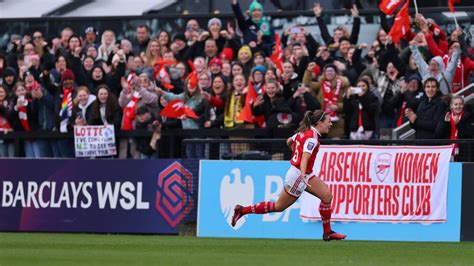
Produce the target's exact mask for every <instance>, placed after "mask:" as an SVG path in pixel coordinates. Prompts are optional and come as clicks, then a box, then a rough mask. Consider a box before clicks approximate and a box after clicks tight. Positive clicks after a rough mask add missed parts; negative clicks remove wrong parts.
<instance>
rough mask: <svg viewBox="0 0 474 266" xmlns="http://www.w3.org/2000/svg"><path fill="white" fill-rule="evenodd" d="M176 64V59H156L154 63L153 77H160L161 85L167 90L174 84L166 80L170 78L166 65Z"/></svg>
mask: <svg viewBox="0 0 474 266" xmlns="http://www.w3.org/2000/svg"><path fill="white" fill-rule="evenodd" d="M175 64H176V60H162V59H160V60H157V61H156V63H155V71H154V72H153V78H154V79H155V80H156V79H157V78H158V77H159V78H160V81H161V85H163V87H164V88H165V89H167V90H172V89H173V88H174V86H173V85H172V84H171V83H170V82H167V81H166V80H167V79H168V80H169V79H170V74H169V73H168V70H167V69H166V66H172V65H175Z"/></svg>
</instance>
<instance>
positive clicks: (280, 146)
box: [182, 139, 474, 162]
mask: <svg viewBox="0 0 474 266" xmlns="http://www.w3.org/2000/svg"><path fill="white" fill-rule="evenodd" d="M320 141H321V144H322V145H377V146H439V145H452V144H454V143H457V144H458V146H459V150H460V152H459V155H457V156H456V157H455V158H454V159H455V161H459V162H474V139H458V140H455V141H454V140H448V139H430V140H426V139H423V140H420V139H418V140H348V139H341V140H330V139H321V140H320ZM197 146H200V148H199V150H200V151H201V153H200V154H199V155H200V156H196V152H194V151H195V150H196V147H197ZM190 147H192V150H193V152H191V151H190V150H191V148H190ZM190 155H191V156H190ZM290 157H291V152H290V150H289V148H288V147H287V146H286V139H185V140H183V143H182V158H199V159H224V160H225V159H240V160H289V159H290Z"/></svg>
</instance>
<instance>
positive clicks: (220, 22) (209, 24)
mask: <svg viewBox="0 0 474 266" xmlns="http://www.w3.org/2000/svg"><path fill="white" fill-rule="evenodd" d="M214 23H217V24H219V26H220V27H222V21H221V20H220V19H218V18H211V19H210V20H209V22H207V28H208V29H209V28H210V27H211V25H212V24H214Z"/></svg>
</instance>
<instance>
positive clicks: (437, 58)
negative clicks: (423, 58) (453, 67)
mask: <svg viewBox="0 0 474 266" xmlns="http://www.w3.org/2000/svg"><path fill="white" fill-rule="evenodd" d="M433 60H434V61H435V62H436V63H437V64H438V66H439V71H440V72H443V71H444V62H443V58H441V56H435V57H433V58H431V60H430V62H431V61H433Z"/></svg>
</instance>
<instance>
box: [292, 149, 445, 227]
mask: <svg viewBox="0 0 474 266" xmlns="http://www.w3.org/2000/svg"><path fill="white" fill-rule="evenodd" d="M451 152H452V146H339V145H327V146H321V149H320V150H319V153H318V156H317V158H316V161H315V163H314V174H316V176H319V178H320V179H321V180H323V181H324V182H325V183H326V184H327V185H328V186H329V189H330V190H331V192H332V194H333V200H332V217H331V219H332V220H333V221H353V222H390V223H397V222H402V223H407V222H408V223H434V222H446V196H447V187H448V172H449V161H450V158H451ZM301 201H302V203H301V211H300V216H301V218H303V219H305V220H320V219H321V216H320V214H319V211H318V206H319V203H320V201H319V199H317V198H316V197H314V196H312V195H310V194H309V193H307V192H305V193H303V195H302V196H301Z"/></svg>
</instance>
